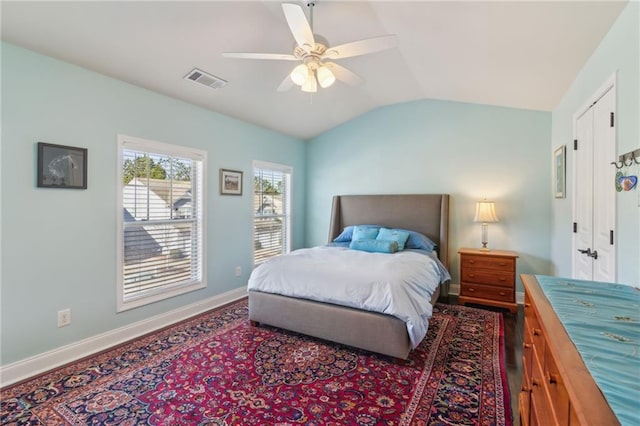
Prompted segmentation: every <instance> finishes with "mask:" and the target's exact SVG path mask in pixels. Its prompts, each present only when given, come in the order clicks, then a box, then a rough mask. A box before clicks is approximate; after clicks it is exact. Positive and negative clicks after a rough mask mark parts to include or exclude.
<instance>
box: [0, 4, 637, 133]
mask: <svg viewBox="0 0 640 426" xmlns="http://www.w3.org/2000/svg"><path fill="white" fill-rule="evenodd" d="M291 3H296V4H300V5H301V6H302V7H303V8H304V10H305V11H308V8H307V6H306V3H303V2H295V1H291ZM626 4H627V3H626V2H617V1H605V2H593V1H567V2H560V1H545V2H541V1H532V2H529V1H512V2H496V1H490V2H484V1H471V2H457V1H440V2H430V1H422V2H421V1H399V0H396V1H330V0H317V1H316V6H315V8H314V21H313V30H314V33H316V34H320V35H322V36H323V37H325V38H326V39H328V41H329V43H330V44H331V45H334V46H335V45H338V44H342V43H346V42H350V41H354V40H360V39H364V38H369V37H375V36H380V35H385V34H396V35H397V38H398V46H397V47H395V48H393V49H390V50H386V51H382V52H378V53H374V54H370V55H366V56H358V57H353V58H346V59H343V60H341V61H339V63H340V65H343V66H345V67H347V68H348V69H350V70H351V71H353V72H355V73H356V74H358V75H359V76H360V77H362V79H363V80H364V82H363V83H362V84H360V85H358V86H349V85H346V84H343V83H340V82H338V83H336V84H334V85H333V86H331V87H329V88H327V89H318V92H317V93H315V94H313V95H309V94H307V93H303V92H301V91H300V89H299V88H298V87H297V86H294V88H292V89H291V90H289V91H287V92H278V91H276V88H277V87H278V85H279V84H280V82H281V81H282V80H283V79H284V78H285V77H286V76H287V74H288V73H289V72H290V71H291V70H292V69H293V67H294V66H295V65H296V63H295V62H289V61H264V60H241V59H229V58H224V57H222V53H223V52H269V53H284V54H291V53H292V51H293V46H294V39H293V36H292V35H291V32H290V31H289V28H288V26H287V22H286V20H285V18H284V14H283V11H282V7H281V2H274V1H237V0H236V1H227V2H223V1H195V2H187V1H175V2H168V1H155V2H152V1H141V2H124V1H111V2H93V1H86V2H81V1H77V2H57V1H45V2H11V1H2V3H1V8H2V10H1V12H2V39H3V40H4V41H7V42H10V43H13V44H16V45H19V46H22V47H25V48H27V49H31V50H34V51H37V52H41V53H43V54H45V55H49V56H52V57H56V58H60V59H62V60H64V61H67V62H71V63H73V64H77V65H79V66H82V67H85V68H88V69H90V70H94V71H97V72H99V73H102V74H106V75H108V76H111V77H115V78H117V79H120V80H123V81H126V82H129V83H132V84H135V85H138V86H141V87H144V88H147V89H150V90H153V91H156V92H159V93H163V94H165V95H168V96H171V97H173V98H177V99H181V100H184V101H186V102H190V103H192V104H195V105H199V106H201V107H203V108H207V109H210V110H213V111H217V112H220V113H222V114H225V115H229V116H232V117H236V118H239V119H241V120H244V121H247V122H250V123H255V124H257V125H260V126H264V127H267V128H270V129H274V130H276V131H279V132H282V133H284V134H288V135H291V136H294V137H298V138H301V139H309V138H312V137H314V136H316V135H318V134H319V133H322V132H324V131H326V130H328V129H330V128H332V127H335V126H337V125H340V124H341V123H344V122H346V121H348V120H350V119H352V118H354V117H356V116H358V115H361V114H363V113H365V112H367V111H370V110H372V109H375V108H377V107H380V106H383V105H389V104H395V103H400V102H406V101H411V100H417V99H424V98H432V99H444V100H452V101H461V102H473V103H482V104H489V105H498V106H506V107H514V108H526V109H535V110H546V111H550V110H552V109H553V108H554V106H555V105H556V104H557V103H558V102H559V101H560V99H561V98H562V96H563V94H564V93H565V91H566V90H567V89H568V88H569V85H570V84H571V82H572V81H573V80H574V79H575V78H576V75H577V73H578V72H579V70H580V69H581V67H582V66H583V65H584V63H585V62H586V61H587V59H588V58H589V56H590V55H591V53H592V52H593V51H594V49H595V48H596V47H597V45H598V43H599V42H600V41H601V40H602V38H603V37H604V36H605V34H606V33H607V31H608V30H609V28H610V27H611V25H612V24H613V22H614V21H615V19H616V18H617V16H618V15H619V13H620V12H621V10H622V9H623V8H624V7H625V6H626ZM194 67H198V68H200V69H202V70H205V71H207V72H209V73H212V74H214V75H216V76H218V77H220V78H222V79H224V80H227V81H228V84H227V86H226V87H224V88H222V89H219V90H213V89H210V88H208V87H205V86H202V85H198V84H196V83H193V82H191V81H188V80H185V79H183V77H184V76H185V75H186V74H187V73H188V72H189V71H190V70H191V69H193V68H194ZM42 78H46V75H43V76H42Z"/></svg>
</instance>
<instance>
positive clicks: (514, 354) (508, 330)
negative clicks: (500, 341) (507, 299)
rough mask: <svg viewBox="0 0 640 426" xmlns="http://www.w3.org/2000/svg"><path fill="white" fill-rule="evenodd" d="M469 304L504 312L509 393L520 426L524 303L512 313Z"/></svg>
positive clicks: (453, 298)
mask: <svg viewBox="0 0 640 426" xmlns="http://www.w3.org/2000/svg"><path fill="white" fill-rule="evenodd" d="M448 303H450V304H457V303H458V297H457V296H455V295H451V296H449V300H448ZM467 306H472V307H474V308H480V309H487V310H490V311H495V312H501V313H502V318H503V321H504V338H505V362H506V364H507V378H508V380H509V395H510V396H511V412H512V413H513V424H514V426H519V425H520V415H519V411H518V393H519V392H520V386H521V384H522V341H523V333H524V310H523V307H522V305H518V312H517V313H516V314H512V313H510V312H509V311H508V310H507V309H500V308H493V307H491V306H481V305H473V304H468V305H467Z"/></svg>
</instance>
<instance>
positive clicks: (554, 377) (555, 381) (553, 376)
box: [549, 373, 558, 385]
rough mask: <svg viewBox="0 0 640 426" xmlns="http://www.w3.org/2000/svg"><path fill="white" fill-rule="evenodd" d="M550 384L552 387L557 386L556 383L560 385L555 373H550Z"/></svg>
mask: <svg viewBox="0 0 640 426" xmlns="http://www.w3.org/2000/svg"><path fill="white" fill-rule="evenodd" d="M549 383H551V384H552V385H555V384H556V383H558V375H557V374H554V373H549Z"/></svg>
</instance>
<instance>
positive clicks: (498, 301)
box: [458, 248, 518, 313]
mask: <svg viewBox="0 0 640 426" xmlns="http://www.w3.org/2000/svg"><path fill="white" fill-rule="evenodd" d="M458 253H459V254H460V296H459V297H458V302H459V303H460V304H461V305H464V304H465V303H477V304H481V305H489V306H497V307H500V308H507V309H509V311H511V312H513V313H515V312H516V311H517V309H518V306H517V305H516V259H517V258H518V254H517V253H515V252H512V251H505V250H480V249H470V248H463V249H460V250H459V251H458Z"/></svg>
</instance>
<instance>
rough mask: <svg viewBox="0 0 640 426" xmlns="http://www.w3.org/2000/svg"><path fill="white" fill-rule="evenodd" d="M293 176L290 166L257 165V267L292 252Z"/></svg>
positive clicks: (254, 261)
mask: <svg viewBox="0 0 640 426" xmlns="http://www.w3.org/2000/svg"><path fill="white" fill-rule="evenodd" d="M291 174H292V168H291V167H289V166H284V165H280V164H273V163H264V162H259V161H255V162H254V166H253V188H254V191H253V207H254V218H253V263H254V265H259V264H260V263H262V262H264V261H265V260H267V259H269V258H271V257H273V256H278V255H280V254H283V253H288V252H289V251H290V250H291V241H290V240H291V209H290V206H291Z"/></svg>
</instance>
